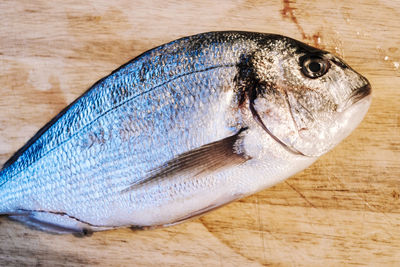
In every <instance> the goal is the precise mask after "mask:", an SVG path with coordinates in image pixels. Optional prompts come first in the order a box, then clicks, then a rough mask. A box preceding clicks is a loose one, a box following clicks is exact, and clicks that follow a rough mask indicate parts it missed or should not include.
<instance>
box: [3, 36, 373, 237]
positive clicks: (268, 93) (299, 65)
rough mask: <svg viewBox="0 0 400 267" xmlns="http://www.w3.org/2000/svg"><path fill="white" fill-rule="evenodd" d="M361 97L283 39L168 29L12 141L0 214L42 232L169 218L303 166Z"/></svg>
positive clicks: (344, 129) (317, 58) (362, 103)
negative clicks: (21, 142) (171, 33)
mask: <svg viewBox="0 0 400 267" xmlns="http://www.w3.org/2000/svg"><path fill="white" fill-rule="evenodd" d="M318 64H319V65H318ZM323 72H324V73H323ZM315 76H318V77H315ZM369 104H370V86H369V83H368V81H367V80H366V79H365V78H363V77H362V76H361V75H359V74H358V73H356V72H355V71H353V70H352V69H351V68H350V67H349V66H347V65H346V64H345V63H344V62H343V61H341V60H340V59H338V58H337V57H334V56H332V55H331V54H329V53H328V52H325V51H321V50H318V49H315V48H312V47H309V46H307V45H305V44H303V43H301V42H298V41H295V40H293V39H290V38H288V37H284V36H279V35H271V34H261V33H249V32H211V33H204V34H199V35H195V36H190V37H186V38H182V39H179V40H176V41H173V42H171V43H168V44H165V45H163V46H160V47H157V48H155V49H152V50H150V51H148V52H146V53H144V54H142V55H140V56H139V57H137V58H135V59H134V60H132V61H130V62H128V63H127V64H125V65H124V66H122V67H120V68H119V69H118V70H116V71H114V72H113V73H112V74H110V75H109V76H107V77H106V78H104V79H102V80H100V81H99V82H97V83H96V84H95V85H93V86H92V87H91V88H90V89H89V90H88V91H87V92H86V93H84V94H83V95H82V96H81V97H80V98H78V99H77V100H76V101H74V102H73V103H72V104H71V105H69V106H68V107H67V108H66V109H64V110H63V111H62V112H61V113H60V114H59V115H57V117H55V118H54V119H53V120H52V121H51V122H49V123H48V124H47V125H46V126H45V127H43V128H42V129H41V130H40V131H39V132H38V133H37V134H36V135H35V136H34V137H33V138H32V139H31V140H30V141H29V142H28V143H27V144H26V145H25V146H24V147H23V148H21V149H20V150H19V151H18V152H17V153H16V154H15V155H14V156H13V157H12V158H11V159H10V160H9V161H8V162H7V163H6V164H5V165H4V167H3V169H2V171H1V172H0V213H2V214H7V215H9V216H10V217H11V218H13V219H15V220H18V221H21V222H23V223H26V224H28V225H31V226H33V227H36V228H39V229H42V230H46V231H50V232H54V233H74V232H77V233H83V232H87V231H99V230H106V229H111V228H116V227H126V226H135V227H139V228H146V227H155V226H163V225H170V224H174V223H178V222H182V221H184V220H186V219H188V218H191V217H193V216H197V215H200V214H202V213H204V212H207V211H209V210H212V209H214V208H216V207H218V206H221V205H223V204H226V203H229V202H231V201H233V200H235V199H238V198H241V197H244V196H247V195H250V194H252V193H255V192H257V191H260V190H262V189H264V188H266V187H268V186H271V185H273V184H275V183H277V182H279V181H281V180H283V179H285V178H287V177H289V176H291V175H293V174H294V173H296V172H298V171H300V170H302V169H304V168H306V167H307V166H309V165H310V164H311V163H313V162H314V161H315V160H316V159H317V157H318V156H320V155H322V154H323V153H325V152H327V151H328V150H330V149H331V148H332V147H333V146H334V145H336V144H337V143H338V142H340V140H342V139H343V138H344V137H346V136H347V135H348V134H349V133H350V132H351V131H352V130H353V129H354V128H355V127H356V126H357V125H358V123H359V122H360V121H361V120H362V118H363V117H364V115H365V113H366V112H367V110H368V107H369Z"/></svg>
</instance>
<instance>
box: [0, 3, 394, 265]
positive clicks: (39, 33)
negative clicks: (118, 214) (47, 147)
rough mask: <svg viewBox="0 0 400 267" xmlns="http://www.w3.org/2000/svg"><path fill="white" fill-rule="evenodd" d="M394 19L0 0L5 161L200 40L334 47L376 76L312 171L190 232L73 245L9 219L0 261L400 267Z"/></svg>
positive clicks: (294, 8) (372, 14)
mask: <svg viewBox="0 0 400 267" xmlns="http://www.w3.org/2000/svg"><path fill="white" fill-rule="evenodd" d="M109 2H110V3H109ZM111 2H112V3H111ZM399 22H400V1H392V0H388V1H378V0H367V1H357V0H354V1H330V0H326V1H325V0H324V1H322V0H318V1H317V0H314V1H296V2H295V1H287V0H286V1H282V2H280V1H257V0H248V1H244V0H236V1H202V0H194V1H161V0H160V1H158V0H153V1H150V0H143V1H122V0H121V1H106V0H102V1H69V2H66V1H59V2H56V1H11V0H10V1H5V0H2V1H1V2H0V162H1V163H4V162H5V161H6V160H7V159H8V158H9V157H10V156H11V155H12V154H13V152H15V151H16V150H17V149H18V148H19V147H21V146H22V145H23V144H24V143H25V142H26V141H27V140H28V138H29V137H31V136H32V135H33V134H34V133H35V132H36V131H37V130H38V129H39V128H40V127H41V126H43V125H44V124H45V123H46V122H47V121H48V120H50V119H51V118H52V117H53V116H55V115H56V114H57V113H58V112H59V111H60V110H61V109H62V108H63V107H64V106H66V105H67V104H68V103H70V102H71V101H73V100H74V99H75V98H76V97H78V96H79V95H80V94H81V93H82V92H84V91H85V90H86V89H87V88H88V87H89V86H90V85H92V84H93V83H94V82H95V81H97V80H98V79H100V78H101V77H103V76H105V75H107V74H108V73H110V72H111V71H112V70H113V69H115V68H117V67H118V66H120V65H121V64H123V63H125V62H126V61H128V60H129V59H131V58H133V57H135V56H136V55H138V54H140V53H142V52H144V51H146V50H148V49H150V48H152V47H154V46H157V45H160V44H162V43H165V42H169V41H171V40H173V39H176V38H179V37H182V36H186V35H191V34H195V33H199V32H206V31H216V30H246V31H258V32H272V33H279V34H284V35H288V36H290V37H293V38H296V39H299V40H302V41H304V42H307V43H309V44H311V45H315V46H318V47H320V48H323V49H326V50H329V51H332V52H334V53H336V54H338V55H339V56H342V57H343V58H344V59H345V60H346V61H347V62H348V63H349V64H350V65H351V66H353V67H354V68H355V69H356V70H358V71H359V72H360V73H362V74H363V75H365V76H366V77H367V78H368V79H369V80H370V82H371V84H372V88H373V103H372V106H371V108H370V110H369V112H368V114H367V116H366V118H365V120H364V121H363V122H362V124H361V125H360V126H359V128H357V130H355V131H354V133H353V134H352V135H351V136H350V137H349V138H347V139H346V140H345V141H344V142H342V143H341V144H340V145H339V146H338V147H336V148H335V149H334V150H333V151H331V152H330V153H328V154H326V155H325V156H323V157H321V158H320V159H319V160H318V161H317V162H316V163H315V164H314V165H313V166H311V167H310V168H308V169H307V170H305V171H303V172H302V173H299V174H297V175H295V176H294V177H292V178H290V179H288V180H287V181H285V182H282V183H280V184H278V185H276V186H274V187H273V188H270V189H267V190H264V191H262V192H260V193H258V194H256V195H253V196H251V197H248V198H245V199H243V200H240V201H237V202H234V203H232V204H230V205H228V206H226V207H224V208H221V209H219V210H217V211H214V212H212V213H210V214H208V215H206V216H204V217H202V218H200V219H196V220H194V221H191V222H188V223H185V224H181V225H178V226H174V227H170V228H166V229H158V230H154V231H143V232H140V231H137V232H133V231H131V230H129V229H120V230H115V231H107V232H101V233H95V234H94V235H93V236H91V237H87V238H76V237H74V236H71V235H65V236H58V235H51V234H47V233H43V232H39V231H34V230H30V229H28V228H27V227H25V226H23V225H20V224H18V223H15V222H11V221H9V220H7V219H5V218H1V219H0V222H1V225H0V239H1V243H0V265H1V266H7V265H8V266H9V265H12V266H21V265H30V266H32V265H45V266H63V265H68V266H71V265H96V266H110V265H131V266H148V265H159V266H192V265H193V266H197V265H200V266H215V265H218V266H260V265H281V266H297V265H299V266H322V265H327V266H342V265H371V266H383V265H386V266H395V265H396V264H397V266H399V264H400V262H399V261H400V199H399V194H400V68H399V67H400V66H399V65H400V26H399V25H400V23H399Z"/></svg>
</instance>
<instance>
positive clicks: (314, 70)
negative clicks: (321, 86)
mask: <svg viewBox="0 0 400 267" xmlns="http://www.w3.org/2000/svg"><path fill="white" fill-rule="evenodd" d="M300 66H301V71H302V72H303V74H304V75H305V76H307V77H308V78H311V79H315V78H319V77H321V76H323V75H324V74H325V73H327V72H328V70H329V67H330V64H329V61H328V60H327V59H324V58H323V57H320V56H315V55H313V56H303V57H302V58H300Z"/></svg>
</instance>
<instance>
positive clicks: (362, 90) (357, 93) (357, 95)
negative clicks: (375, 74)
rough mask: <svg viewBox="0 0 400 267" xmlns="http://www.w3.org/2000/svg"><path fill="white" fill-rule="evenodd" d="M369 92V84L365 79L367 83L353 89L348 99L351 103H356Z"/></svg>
mask: <svg viewBox="0 0 400 267" xmlns="http://www.w3.org/2000/svg"><path fill="white" fill-rule="evenodd" d="M370 94H371V84H370V83H369V82H368V81H367V84H365V85H364V86H361V87H359V88H358V89H356V90H354V91H353V93H352V94H351V95H350V100H351V103H352V104H355V103H357V102H358V101H360V100H361V99H363V98H365V97H367V96H369V95H370Z"/></svg>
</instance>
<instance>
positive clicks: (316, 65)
mask: <svg viewBox="0 0 400 267" xmlns="http://www.w3.org/2000/svg"><path fill="white" fill-rule="evenodd" d="M308 68H309V69H310V70H311V71H312V72H314V73H316V72H320V71H321V69H322V66H321V63H320V62H316V61H311V62H310V64H308Z"/></svg>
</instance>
